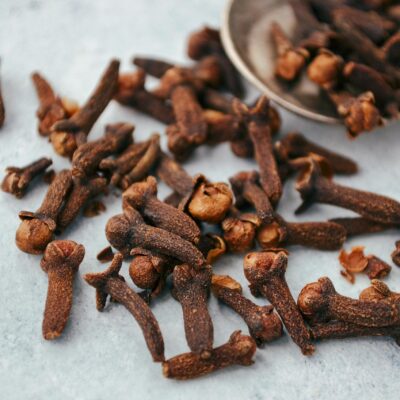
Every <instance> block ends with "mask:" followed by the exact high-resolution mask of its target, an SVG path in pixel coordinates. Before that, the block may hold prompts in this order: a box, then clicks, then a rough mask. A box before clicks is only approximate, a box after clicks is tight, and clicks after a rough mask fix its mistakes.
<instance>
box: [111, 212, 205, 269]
mask: <svg viewBox="0 0 400 400" xmlns="http://www.w3.org/2000/svg"><path fill="white" fill-rule="evenodd" d="M106 236H107V240H108V241H109V242H110V244H111V245H112V246H113V247H115V248H116V249H117V250H119V251H121V252H122V253H123V254H126V255H128V254H129V253H130V251H131V250H132V249H133V248H134V247H143V248H145V249H147V250H151V251H155V252H157V253H160V254H163V255H167V256H171V257H174V258H176V259H178V260H181V261H182V262H185V263H188V264H190V265H192V266H194V267H195V268H201V267H203V266H204V264H205V260H204V257H203V255H202V254H201V252H200V251H199V250H198V249H197V248H196V247H195V246H194V245H193V244H192V243H191V242H188V241H187V240H184V239H182V238H181V237H180V236H178V235H175V234H174V233H171V232H168V231H165V230H164V229H160V228H156V227H153V226H150V225H146V224H145V222H144V220H143V218H142V217H141V215H140V213H139V212H138V211H136V210H135V209H133V208H131V207H125V209H124V214H119V215H116V216H114V217H112V218H110V219H109V220H108V222H107V225H106Z"/></svg>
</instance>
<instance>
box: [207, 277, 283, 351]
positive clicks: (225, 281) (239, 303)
mask: <svg viewBox="0 0 400 400" xmlns="http://www.w3.org/2000/svg"><path fill="white" fill-rule="evenodd" d="M211 289H212V292H213V293H214V295H215V296H216V297H217V298H218V300H220V301H222V302H223V303H224V304H226V305H227V306H229V307H230V308H232V309H233V310H234V311H235V312H237V313H238V314H239V315H240V316H241V317H242V318H243V319H244V321H245V322H246V325H247V326H248V328H249V333H250V336H251V337H252V338H253V339H254V340H255V341H256V343H257V345H258V346H261V345H262V344H263V343H265V342H271V341H273V340H276V339H278V338H279V337H281V336H282V334H283V330H282V322H281V320H280V319H279V317H278V315H277V314H276V313H274V309H273V307H272V306H258V305H257V304H254V303H253V302H252V301H251V300H249V299H247V298H246V297H244V296H243V294H242V287H241V286H240V284H239V283H238V282H236V281H235V280H234V279H233V278H231V277H230V276H228V275H215V274H213V276H212V283H211Z"/></svg>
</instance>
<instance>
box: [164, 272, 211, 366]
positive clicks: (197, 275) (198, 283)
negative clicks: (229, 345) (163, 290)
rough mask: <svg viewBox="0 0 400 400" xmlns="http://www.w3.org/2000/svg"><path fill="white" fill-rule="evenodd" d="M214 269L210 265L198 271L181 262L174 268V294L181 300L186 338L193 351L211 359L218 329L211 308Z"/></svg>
mask: <svg viewBox="0 0 400 400" xmlns="http://www.w3.org/2000/svg"><path fill="white" fill-rule="evenodd" d="M211 275H212V270H211V267H210V266H207V267H205V268H203V269H201V270H194V269H193V268H192V267H191V266H190V265H187V264H181V265H177V266H176V267H175V268H174V272H173V274H172V282H173V285H174V296H175V297H176V298H177V300H178V301H179V302H180V303H181V306H182V311H183V321H184V325H185V336H186V341H187V343H188V346H189V348H190V350H191V351H192V352H193V353H195V354H199V355H200V356H201V358H203V359H207V358H209V357H210V356H211V350H212V344H213V337H214V328H213V323H212V320H211V317H210V314H209V312H208V309H207V296H208V291H209V288H210V284H211Z"/></svg>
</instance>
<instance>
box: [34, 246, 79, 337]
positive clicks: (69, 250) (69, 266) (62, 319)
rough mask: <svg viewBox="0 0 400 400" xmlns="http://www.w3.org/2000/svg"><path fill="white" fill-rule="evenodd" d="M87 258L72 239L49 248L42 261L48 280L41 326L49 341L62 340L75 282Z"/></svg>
mask: <svg viewBox="0 0 400 400" xmlns="http://www.w3.org/2000/svg"><path fill="white" fill-rule="evenodd" d="M84 256H85V248H84V247H83V246H82V245H81V244H78V243H75V242H73V241H72V240H55V241H53V242H51V243H49V244H48V246H47V247H46V250H45V252H44V255H43V258H42V260H41V262H40V266H41V267H42V269H43V271H45V272H46V273H47V275H48V277H49V286H48V289H47V299H46V308H45V310H44V316H43V325H42V331H43V337H44V338H45V339H46V340H52V339H56V338H57V337H59V336H60V335H61V334H62V332H63V330H64V328H65V325H66V324H67V322H68V318H69V314H70V312H71V307H72V291H73V283H74V279H75V275H76V273H77V272H78V268H79V265H80V264H81V262H82V260H83V257H84Z"/></svg>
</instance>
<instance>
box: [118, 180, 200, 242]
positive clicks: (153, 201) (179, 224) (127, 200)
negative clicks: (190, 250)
mask: <svg viewBox="0 0 400 400" xmlns="http://www.w3.org/2000/svg"><path fill="white" fill-rule="evenodd" d="M122 200H123V204H126V205H128V206H131V207H133V208H135V209H136V210H138V211H139V212H140V213H141V214H142V216H143V217H144V218H146V220H147V221H150V223H151V224H152V225H154V226H157V227H158V228H161V229H165V230H166V231H169V232H172V233H175V234H176V235H179V236H181V237H182V238H183V239H185V240H188V241H190V242H192V243H195V244H196V243H198V242H199V240H200V229H199V227H198V226H197V224H196V223H195V222H194V221H193V219H192V218H190V217H189V216H188V215H187V214H185V213H184V212H182V211H181V210H178V209H176V208H175V207H172V206H170V205H168V204H165V203H164V202H162V201H161V200H159V199H158V198H157V181H156V179H155V178H154V177H153V176H149V177H148V178H147V179H146V180H145V181H142V182H138V183H134V184H133V185H131V186H129V188H128V189H127V190H125V192H124V193H123V196H122Z"/></svg>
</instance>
